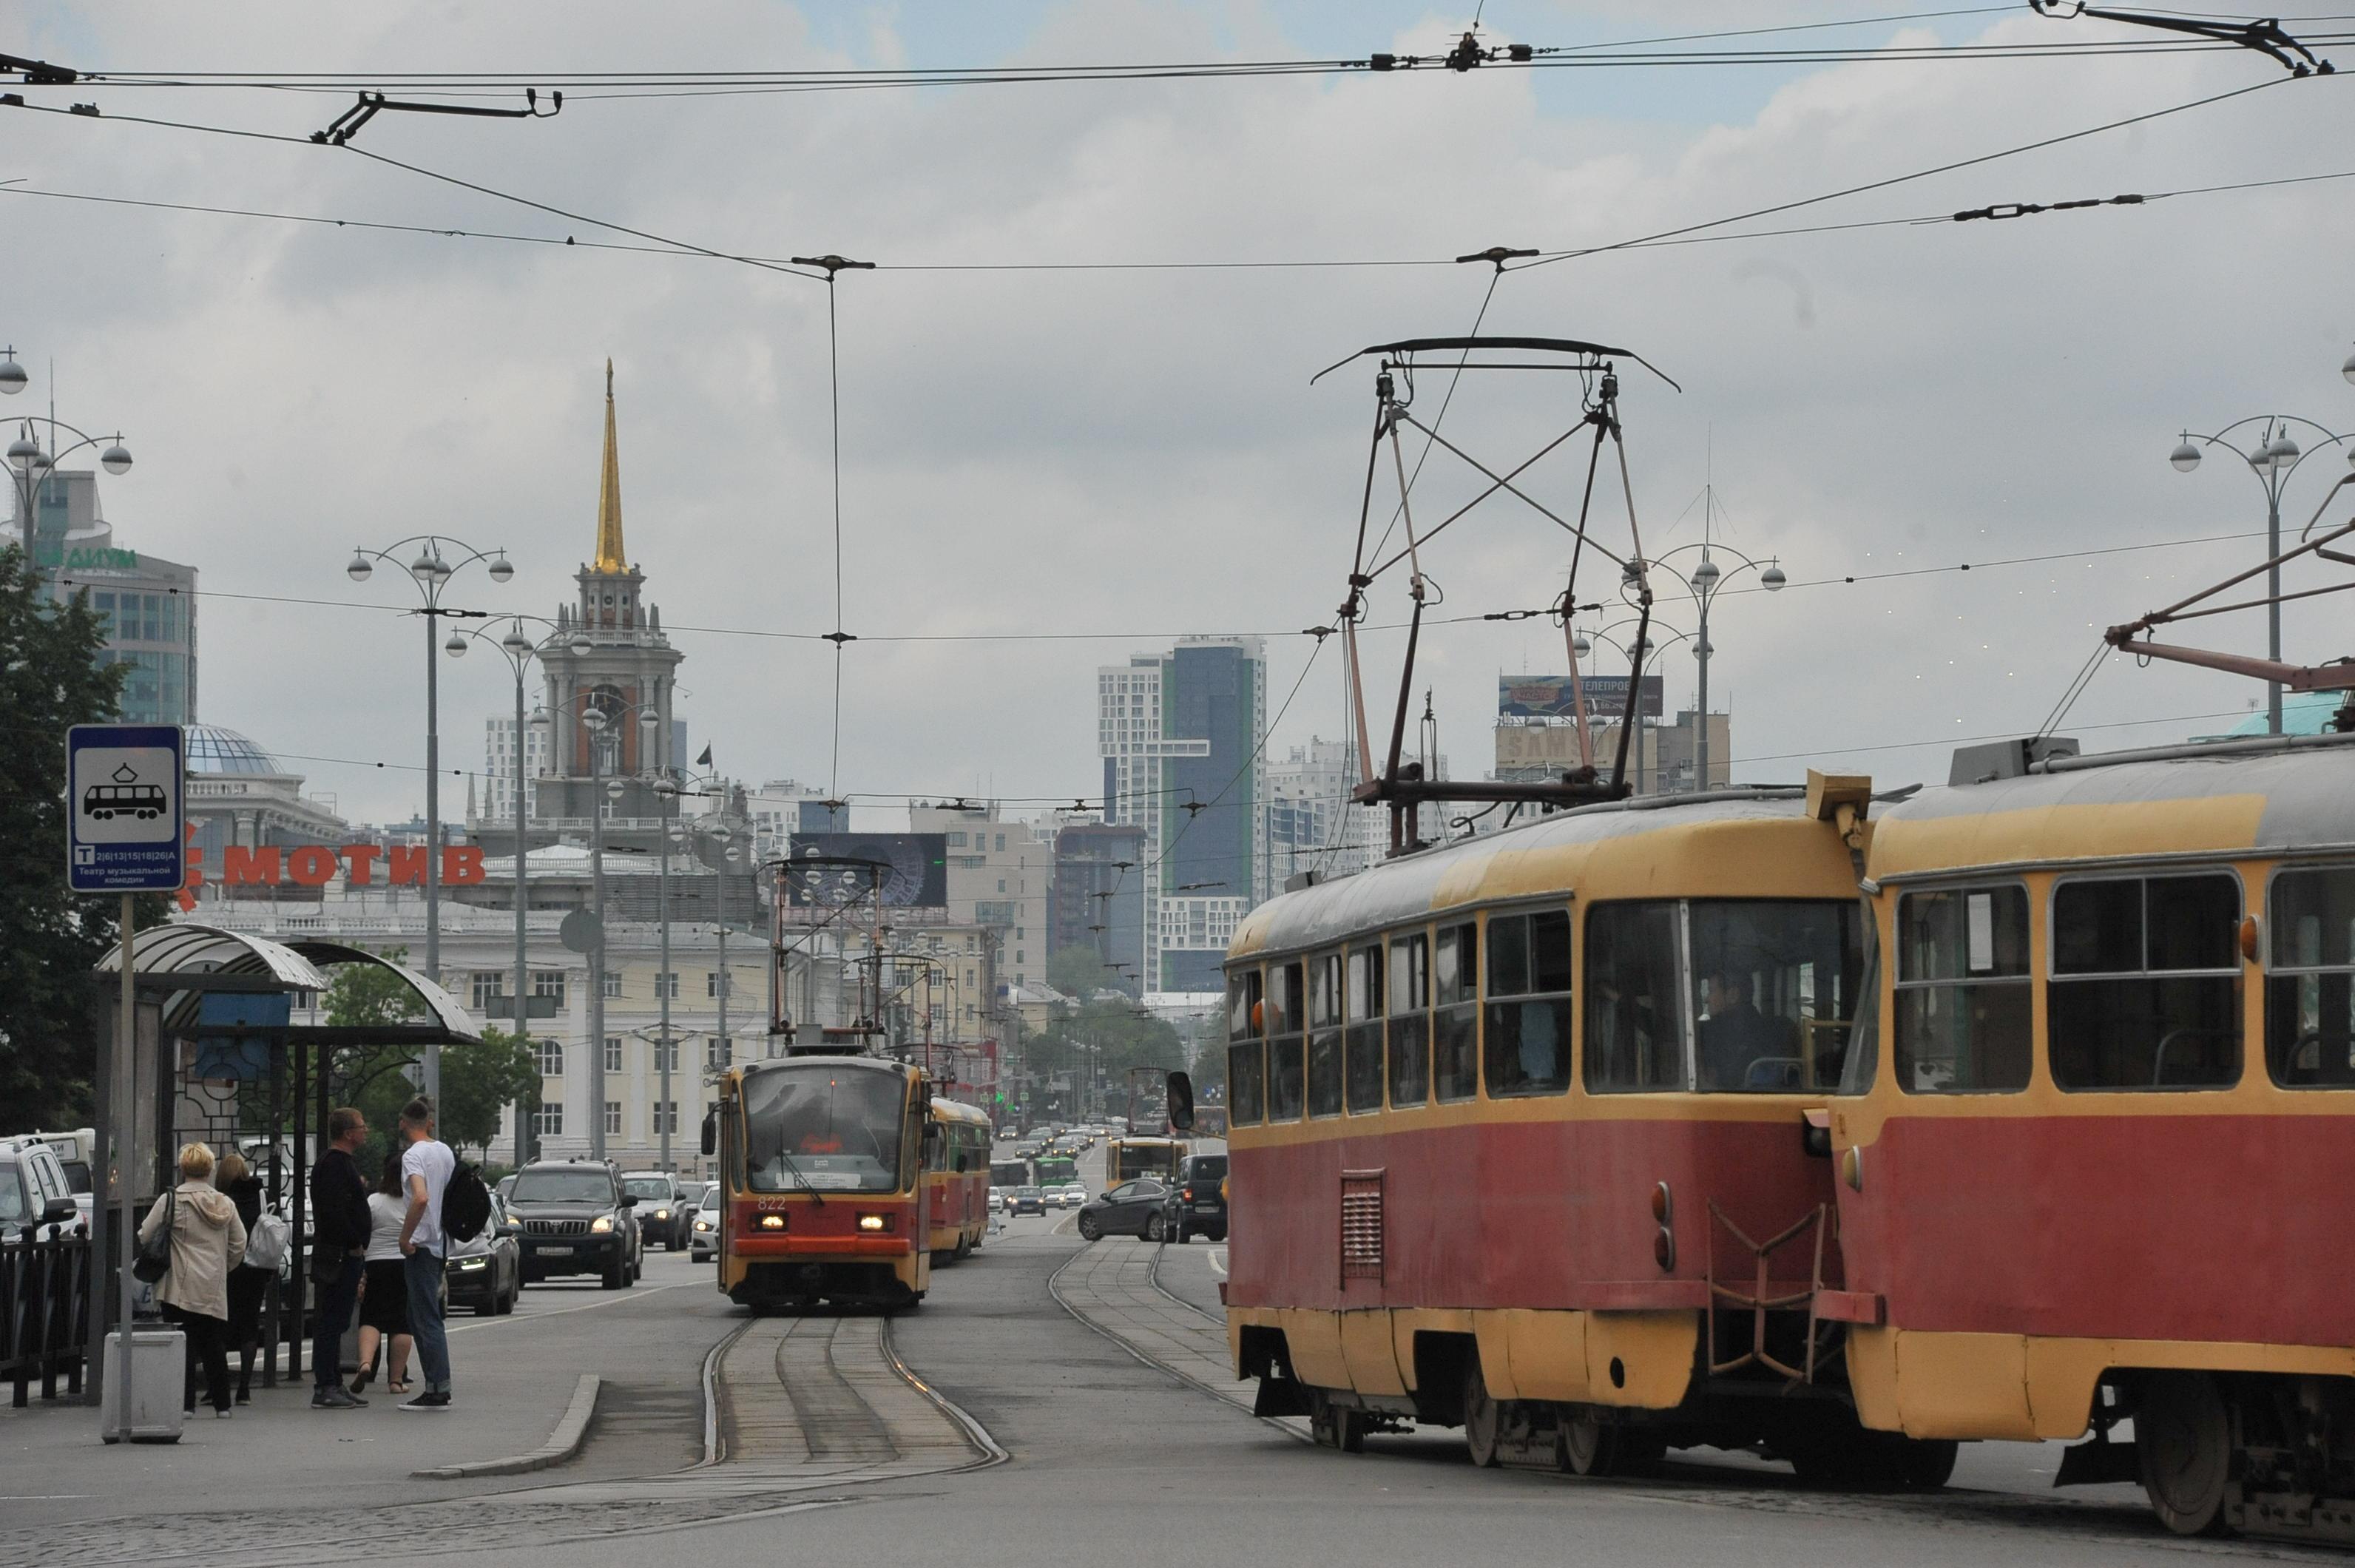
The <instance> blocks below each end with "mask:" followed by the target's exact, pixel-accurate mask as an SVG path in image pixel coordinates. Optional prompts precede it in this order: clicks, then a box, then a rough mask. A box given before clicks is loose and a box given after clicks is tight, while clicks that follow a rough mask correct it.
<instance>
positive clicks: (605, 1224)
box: [589, 1214, 613, 1236]
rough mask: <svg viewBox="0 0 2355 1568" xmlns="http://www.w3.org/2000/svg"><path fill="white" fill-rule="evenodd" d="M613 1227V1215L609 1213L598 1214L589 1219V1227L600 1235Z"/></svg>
mask: <svg viewBox="0 0 2355 1568" xmlns="http://www.w3.org/2000/svg"><path fill="white" fill-rule="evenodd" d="M589 1229H590V1230H591V1231H592V1232H596V1233H597V1234H598V1235H601V1236H602V1235H603V1234H604V1233H605V1232H608V1231H610V1230H612V1229H613V1216H612V1215H611V1214H600V1215H598V1216H597V1217H596V1218H595V1219H594V1220H591V1221H589Z"/></svg>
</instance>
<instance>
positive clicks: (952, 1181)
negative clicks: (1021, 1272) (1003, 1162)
mask: <svg viewBox="0 0 2355 1568" xmlns="http://www.w3.org/2000/svg"><path fill="white" fill-rule="evenodd" d="M932 1125H934V1126H935V1127H937V1128H938V1129H939V1135H938V1136H936V1137H934V1138H933V1139H932V1141H931V1143H930V1144H929V1145H928V1146H927V1147H926V1148H925V1151H924V1187H925V1190H926V1193H927V1196H928V1198H929V1208H930V1210H931V1214H930V1219H931V1226H930V1228H929V1230H928V1231H927V1232H926V1234H927V1238H928V1239H927V1242H926V1245H927V1246H928V1247H929V1248H930V1249H931V1251H932V1261H933V1262H934V1263H954V1262H956V1261H957V1260H959V1259H961V1258H964V1257H969V1256H971V1255H972V1253H973V1251H974V1249H975V1247H978V1246H980V1245H981V1243H982V1238H984V1237H985V1236H986V1235H988V1234H989V1187H990V1179H991V1166H990V1161H989V1149H990V1133H991V1128H990V1125H989V1117H988V1115H987V1114H986V1113H985V1112H984V1111H982V1109H981V1108H980V1107H979V1106H977V1105H966V1104H959V1103H958V1102H956V1101H954V1100H943V1099H942V1098H941V1097H940V1096H939V1095H937V1094H936V1095H934V1096H933V1097H932Z"/></svg>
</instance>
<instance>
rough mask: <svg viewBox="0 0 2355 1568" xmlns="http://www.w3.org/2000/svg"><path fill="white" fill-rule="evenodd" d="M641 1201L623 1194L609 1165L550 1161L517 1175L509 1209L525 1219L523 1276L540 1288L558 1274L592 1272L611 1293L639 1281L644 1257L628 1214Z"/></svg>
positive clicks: (578, 1160) (617, 1178)
mask: <svg viewBox="0 0 2355 1568" xmlns="http://www.w3.org/2000/svg"><path fill="white" fill-rule="evenodd" d="M637 1201H638V1200H636V1199H635V1198H634V1197H632V1196H631V1195H630V1194H629V1193H627V1192H624V1191H623V1190H622V1178H621V1175H620V1173H619V1172H617V1171H616V1170H614V1168H613V1167H612V1166H610V1165H604V1164H601V1163H599V1162H597V1161H595V1160H586V1159H577V1160H576V1159H549V1160H540V1161H538V1162H537V1163H535V1164H531V1165H527V1166H526V1167H524V1168H523V1169H522V1170H520V1171H518V1172H517V1174H516V1184H515V1193H514V1196H513V1197H512V1198H511V1199H510V1200H509V1201H508V1207H509V1209H510V1211H512V1212H513V1213H514V1215H515V1217H516V1218H517V1219H518V1220H520V1221H523V1234H522V1236H521V1237H520V1238H519V1239H520V1240H521V1241H522V1243H523V1278H524V1283H525V1284H526V1285H532V1284H537V1283H538V1281H540V1280H543V1279H547V1278H549V1277H550V1276H551V1275H562V1274H593V1275H602V1276H603V1278H604V1282H605V1288H606V1289H607V1290H620V1289H622V1288H623V1287H624V1286H626V1285H634V1284H635V1283H636V1281H637V1277H638V1274H639V1271H640V1270H641V1269H642V1268H643V1267H644V1266H645V1253H644V1251H643V1250H642V1243H641V1242H640V1240H639V1237H638V1224H637V1221H636V1219H635V1217H634V1216H633V1215H632V1213H631V1212H630V1211H631V1210H632V1209H633V1208H634V1207H635V1206H636V1204H637Z"/></svg>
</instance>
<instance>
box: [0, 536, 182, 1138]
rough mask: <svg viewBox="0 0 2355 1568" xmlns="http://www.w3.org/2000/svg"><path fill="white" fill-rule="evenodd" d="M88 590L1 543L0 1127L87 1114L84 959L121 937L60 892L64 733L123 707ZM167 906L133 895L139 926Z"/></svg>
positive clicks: (111, 910) (103, 900)
mask: <svg viewBox="0 0 2355 1568" xmlns="http://www.w3.org/2000/svg"><path fill="white" fill-rule="evenodd" d="M105 645H106V630H105V624H104V623H103V622H102V621H101V619H100V618H99V616H98V615H97V614H96V613H93V612H92V611H91V608H90V600H89V595H88V594H87V593H78V594H76V595H75V596H74V597H73V599H72V600H71V601H70V602H69V603H64V604H58V603H51V602H50V601H49V599H48V585H47V583H46V582H45V581H43V580H42V578H41V577H40V575H39V574H38V573H37V572H35V571H30V570H28V569H27V566H26V562H25V556H24V552H23V551H22V550H20V549H17V548H16V546H15V545H14V544H13V543H12V544H5V545H0V1131H13V1130H20V1129H26V1128H31V1127H36V1126H48V1127H55V1126H73V1125H78V1124H80V1123H82V1122H86V1121H88V1120H89V1119H90V1116H91V1068H92V1064H93V1061H94V1057H93V1051H94V1049H95V1042H94V1040H92V1038H91V989H90V986H91V982H90V979H89V974H90V968H91V965H92V964H94V963H96V962H97V961H98V959H99V957H100V955H102V954H103V953H105V951H106V950H107V948H108V947H109V946H111V945H112V944H114V943H115V942H116V941H118V940H119V937H118V934H117V929H116V928H117V920H116V916H117V912H118V911H119V909H120V907H121V902H120V901H119V900H117V899H114V898H111V897H92V896H91V895H89V894H86V893H69V892H68V891H66V877H65V855H66V730H67V728H68V727H69V726H70V725H74V724H95V723H102V722H104V721H106V720H110V719H112V718H114V717H115V715H116V714H117V713H118V712H119V711H120V703H121V693H122V688H123V667H121V666H117V665H105V666H101V665H100V664H99V663H98V662H97V658H98V655H99V653H100V652H101V650H102V649H103V648H104V647H105ZM164 912H165V901H164V900H163V899H161V898H145V899H142V900H141V901H139V903H138V905H137V913H136V918H137V920H138V923H140V924H141V925H142V926H145V925H148V924H151V923H155V922H156V921H159V920H161V919H163V918H164Z"/></svg>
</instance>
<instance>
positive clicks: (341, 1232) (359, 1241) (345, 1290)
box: [311, 1105, 368, 1410]
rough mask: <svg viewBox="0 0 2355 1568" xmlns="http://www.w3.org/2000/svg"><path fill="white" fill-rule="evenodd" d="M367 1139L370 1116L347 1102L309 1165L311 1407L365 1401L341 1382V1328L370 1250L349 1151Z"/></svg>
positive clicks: (361, 1192)
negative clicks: (313, 1307) (313, 1297)
mask: <svg viewBox="0 0 2355 1568" xmlns="http://www.w3.org/2000/svg"><path fill="white" fill-rule="evenodd" d="M367 1141H368V1118H367V1117H366V1116H363V1115H360V1114H359V1112H357V1111H356V1110H354V1109H353V1108H352V1107H351V1106H349V1105H343V1106H338V1107H337V1108H336V1109H335V1110H332V1111H330V1112H328V1113H327V1147H326V1148H325V1149H324V1150H322V1151H321V1153H320V1155H319V1163H318V1164H316V1165H314V1166H313V1167H312V1168H311V1224H312V1232H311V1278H312V1280H313V1281H314V1283H315V1284H316V1285H318V1287H319V1305H318V1310H317V1311H316V1312H315V1313H314V1314H313V1322H314V1328H313V1332H312V1337H311V1408H312V1409H314V1410H357V1409H358V1408H359V1407H360V1406H362V1405H364V1404H366V1403H368V1401H366V1400H364V1399H361V1398H360V1397H358V1396H357V1394H354V1393H352V1392H349V1391H348V1390H346V1388H345V1387H344V1380H343V1357H344V1330H345V1329H346V1328H350V1327H351V1322H352V1307H353V1306H354V1305H355V1304H356V1303H357V1301H358V1300H359V1294H360V1267H361V1260H362V1259H363V1258H365V1257H366V1256H367V1254H368V1182H367V1181H366V1180H365V1179H363V1178H362V1177H361V1175H360V1168H359V1164H358V1162H357V1161H356V1160H354V1159H353V1158H352V1152H353V1151H354V1150H355V1149H357V1148H358V1147H360V1145H361V1144H363V1143H365V1142H367Z"/></svg>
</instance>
